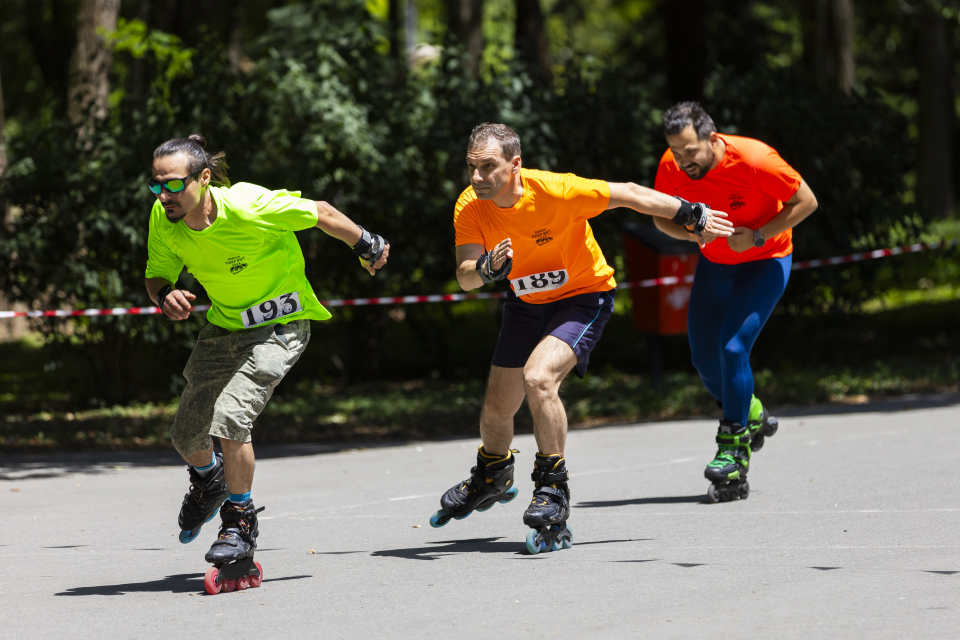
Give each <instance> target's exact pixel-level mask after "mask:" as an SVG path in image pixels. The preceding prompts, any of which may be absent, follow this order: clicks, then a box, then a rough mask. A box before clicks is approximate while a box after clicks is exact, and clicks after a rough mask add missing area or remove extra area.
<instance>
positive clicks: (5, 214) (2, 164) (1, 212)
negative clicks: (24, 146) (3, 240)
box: [0, 78, 11, 229]
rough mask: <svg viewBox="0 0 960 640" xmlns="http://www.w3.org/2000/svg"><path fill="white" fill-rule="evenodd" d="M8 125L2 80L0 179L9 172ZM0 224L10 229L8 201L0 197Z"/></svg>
mask: <svg viewBox="0 0 960 640" xmlns="http://www.w3.org/2000/svg"><path fill="white" fill-rule="evenodd" d="M6 124H7V120H6V114H5V112H4V110H3V80H2V78H0V178H2V177H3V172H4V171H6V170H7V165H8V164H9V162H10V160H9V159H8V157H7V138H6V136H4V135H3V129H4V127H5V126H6ZM0 222H2V223H3V226H4V227H5V228H7V229H9V228H10V222H11V220H10V212H9V211H8V207H7V199H6V198H3V197H0Z"/></svg>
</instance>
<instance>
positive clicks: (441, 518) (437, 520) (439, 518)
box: [430, 509, 450, 529]
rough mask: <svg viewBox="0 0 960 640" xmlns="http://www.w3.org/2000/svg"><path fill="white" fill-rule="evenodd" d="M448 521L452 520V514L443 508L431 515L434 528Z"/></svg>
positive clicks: (431, 524) (431, 523)
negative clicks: (448, 513) (449, 514)
mask: <svg viewBox="0 0 960 640" xmlns="http://www.w3.org/2000/svg"><path fill="white" fill-rule="evenodd" d="M448 522H450V516H448V515H447V514H446V512H445V511H444V510H443V509H440V511H437V512H436V513H435V514H433V515H432V516H430V526H431V527H433V528H434V529H439V528H440V527H442V526H443V525H445V524H447V523H448Z"/></svg>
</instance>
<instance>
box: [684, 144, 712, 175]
mask: <svg viewBox="0 0 960 640" xmlns="http://www.w3.org/2000/svg"><path fill="white" fill-rule="evenodd" d="M707 153H708V154H709V155H708V156H707V159H706V162H704V163H703V164H702V165H700V164H697V163H693V166H695V167H696V168H697V170H696V172H695V173H690V172H689V171H687V170H686V169H684V170H683V171H684V173H686V174H687V176H689V177H690V179H691V180H702V179H703V178H704V176H706V175H707V172H708V171H710V167H712V166H713V161H714V160H716V158H717V154H715V153H714V152H713V149H709V150H708V151H707Z"/></svg>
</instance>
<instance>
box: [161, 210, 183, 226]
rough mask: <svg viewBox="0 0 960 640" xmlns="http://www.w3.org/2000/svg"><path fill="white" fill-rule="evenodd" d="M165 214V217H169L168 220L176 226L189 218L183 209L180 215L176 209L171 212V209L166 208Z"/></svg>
mask: <svg viewBox="0 0 960 640" xmlns="http://www.w3.org/2000/svg"><path fill="white" fill-rule="evenodd" d="M163 213H164V215H166V216H167V220H168V221H169V222H172V223H174V224H176V223H178V222H180V221H181V220H183V219H184V218H186V217H187V212H186V211H184V210H183V209H180V210H179V213H178V210H177V209H174V210H172V211H171V210H170V209H167V208H164V210H163Z"/></svg>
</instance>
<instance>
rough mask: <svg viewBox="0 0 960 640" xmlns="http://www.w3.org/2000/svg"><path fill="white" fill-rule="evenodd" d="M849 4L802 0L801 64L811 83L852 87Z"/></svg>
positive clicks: (853, 67)
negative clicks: (802, 61) (811, 80)
mask: <svg viewBox="0 0 960 640" xmlns="http://www.w3.org/2000/svg"><path fill="white" fill-rule="evenodd" d="M853 17H854V16H853V4H852V2H851V0H805V1H804V7H803V18H802V22H803V58H804V66H805V67H806V69H807V73H808V75H809V76H810V77H811V78H812V79H813V81H814V83H815V84H816V85H817V86H819V87H821V88H827V87H836V88H838V89H840V90H841V91H843V92H844V93H846V94H849V93H850V90H851V89H852V88H853V82H854V76H855V74H856V70H857V69H856V63H855V61H854V57H853Z"/></svg>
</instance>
